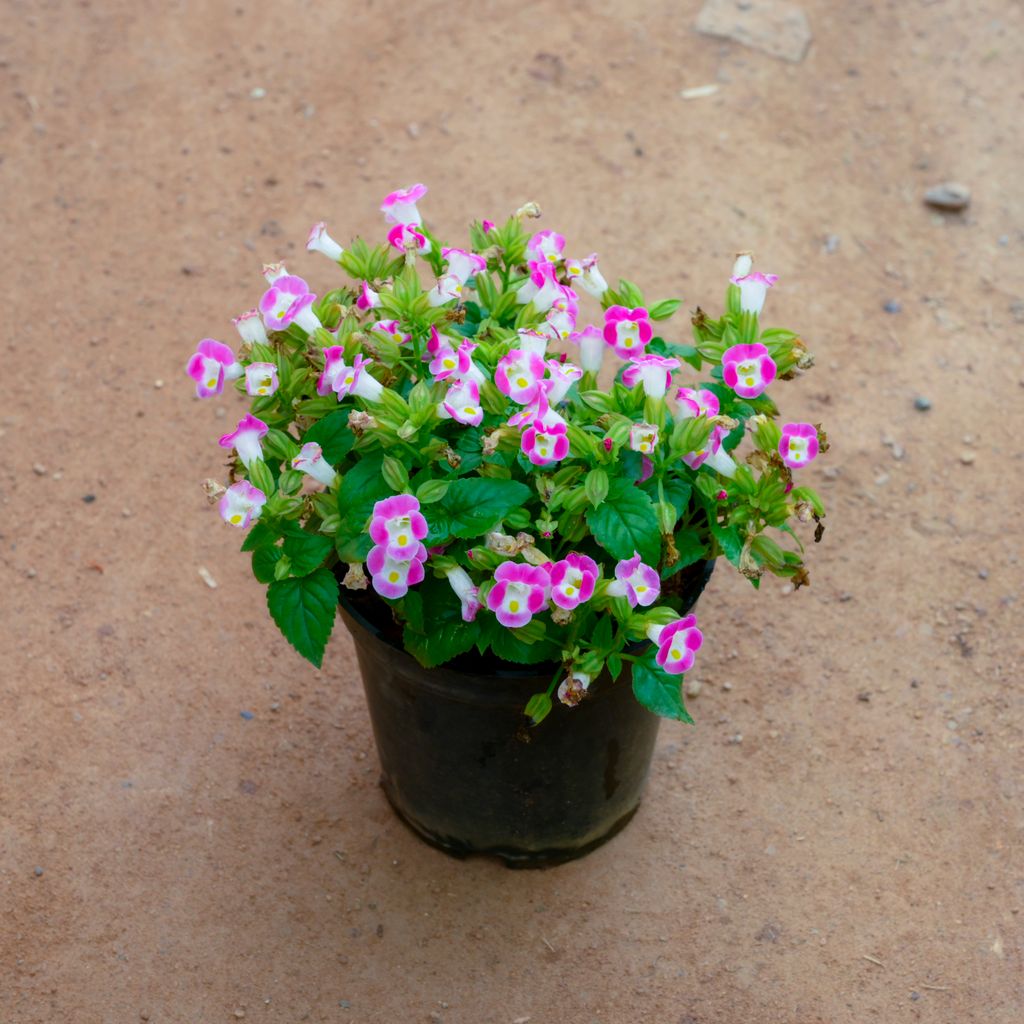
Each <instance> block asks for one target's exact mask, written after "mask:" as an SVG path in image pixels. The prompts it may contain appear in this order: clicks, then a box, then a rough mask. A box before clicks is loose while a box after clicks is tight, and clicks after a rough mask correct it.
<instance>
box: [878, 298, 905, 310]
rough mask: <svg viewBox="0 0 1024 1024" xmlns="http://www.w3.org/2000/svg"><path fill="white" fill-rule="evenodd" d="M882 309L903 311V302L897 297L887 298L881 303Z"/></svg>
mask: <svg viewBox="0 0 1024 1024" xmlns="http://www.w3.org/2000/svg"><path fill="white" fill-rule="evenodd" d="M882 309H884V310H885V311H886V313H900V312H902V311H903V304H902V303H901V302H900V301H899V300H898V299H887V300H886V301H885V302H884V303H883V305H882Z"/></svg>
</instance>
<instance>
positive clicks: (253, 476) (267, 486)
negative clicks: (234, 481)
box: [248, 459, 274, 498]
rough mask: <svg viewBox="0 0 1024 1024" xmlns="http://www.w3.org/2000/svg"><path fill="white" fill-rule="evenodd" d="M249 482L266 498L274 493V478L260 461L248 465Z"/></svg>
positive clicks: (256, 460)
mask: <svg viewBox="0 0 1024 1024" xmlns="http://www.w3.org/2000/svg"><path fill="white" fill-rule="evenodd" d="M248 472H249V480H250V481H252V483H253V484H255V486H256V487H258V488H259V489H260V490H261V491H262V492H263V493H264V494H265V495H266V496H267V497H268V498H269V497H270V496H271V495H272V494H273V493H274V477H273V475H272V474H271V472H270V468H269V467H268V466H267V464H266V463H265V462H264V461H263V460H262V459H255V460H254V461H253V462H252V463H250V465H249V469H248Z"/></svg>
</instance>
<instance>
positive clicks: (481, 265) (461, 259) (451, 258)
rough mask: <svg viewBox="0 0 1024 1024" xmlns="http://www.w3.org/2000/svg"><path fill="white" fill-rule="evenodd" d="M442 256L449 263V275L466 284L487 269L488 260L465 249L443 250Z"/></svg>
mask: <svg viewBox="0 0 1024 1024" xmlns="http://www.w3.org/2000/svg"><path fill="white" fill-rule="evenodd" d="M441 255H442V256H443V257H444V258H445V259H446V260H447V261H448V273H449V274H451V275H452V276H453V277H456V278H458V279H459V281H460V282H461V283H462V284H465V283H466V282H467V281H468V280H469V279H470V278H471V277H474V276H475V275H477V274H482V273H483V272H484V271H485V270H486V269H487V260H485V259H484V258H483V256H479V255H478V254H477V253H475V252H466V250H465V249H442V250H441Z"/></svg>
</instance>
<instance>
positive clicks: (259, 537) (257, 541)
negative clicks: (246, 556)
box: [242, 520, 280, 551]
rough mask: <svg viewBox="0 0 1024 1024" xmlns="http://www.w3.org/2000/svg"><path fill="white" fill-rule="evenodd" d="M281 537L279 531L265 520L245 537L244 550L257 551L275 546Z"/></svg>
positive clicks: (260, 521) (257, 524)
mask: <svg viewBox="0 0 1024 1024" xmlns="http://www.w3.org/2000/svg"><path fill="white" fill-rule="evenodd" d="M279 536H280V535H279V534H278V532H277V530H275V529H274V528H273V527H272V526H270V525H269V524H268V523H265V522H263V520H259V521H258V522H257V523H255V524H254V525H253V527H252V529H251V530H250V531H249V532H248V533H247V534H246V535H245V540H243V541H242V550H243V551H255V550H256V549H257V548H262V547H266V545H268V544H273V543H274V541H275V540H277V538H278V537H279Z"/></svg>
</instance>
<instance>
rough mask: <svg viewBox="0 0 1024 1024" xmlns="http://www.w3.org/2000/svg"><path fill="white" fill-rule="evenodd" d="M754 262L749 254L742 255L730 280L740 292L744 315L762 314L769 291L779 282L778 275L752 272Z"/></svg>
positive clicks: (737, 260)
mask: <svg viewBox="0 0 1024 1024" xmlns="http://www.w3.org/2000/svg"><path fill="white" fill-rule="evenodd" d="M752 265H753V260H752V259H751V257H750V254H749V253H740V255H739V256H738V257H737V258H736V263H735V264H734V265H733V268H732V277H731V278H730V280H731V281H732V283H733V284H734V285H736V287H737V288H739V290H740V309H741V310H743V312H744V313H756V314H760V312H761V310H762V309H764V300H765V299H766V298H767V296H768V289H769V288H771V287H772V286H773V285H774V284H775V282H776V281H778V279H779V277H778V274H761V273H759V272H758V271H756V270H754V271H752V270H751V267H752Z"/></svg>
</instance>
